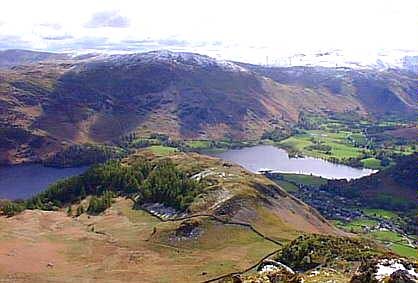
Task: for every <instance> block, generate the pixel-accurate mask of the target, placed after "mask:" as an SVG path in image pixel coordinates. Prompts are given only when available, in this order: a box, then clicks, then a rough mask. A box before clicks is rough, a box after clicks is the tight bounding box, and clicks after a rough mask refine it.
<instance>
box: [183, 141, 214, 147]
mask: <svg viewBox="0 0 418 283" xmlns="http://www.w3.org/2000/svg"><path fill="white" fill-rule="evenodd" d="M185 143H186V145H187V146H188V147H190V148H192V149H204V148H210V147H211V145H212V142H211V141H205V140H190V141H186V142H185Z"/></svg>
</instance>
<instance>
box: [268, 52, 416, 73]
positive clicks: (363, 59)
mask: <svg viewBox="0 0 418 283" xmlns="http://www.w3.org/2000/svg"><path fill="white" fill-rule="evenodd" d="M266 64H267V65H270V66H280V67H293V66H322V67H348V68H353V69H379V70H382V69H390V68H395V69H408V70H410V71H414V72H417V66H418V51H405V50H388V51H387V50H385V51H376V52H359V51H356V52H353V51H352V52H349V51H344V50H330V51H323V52H315V53H298V54H292V55H288V56H278V57H275V56H273V57H268V59H267V62H266Z"/></svg>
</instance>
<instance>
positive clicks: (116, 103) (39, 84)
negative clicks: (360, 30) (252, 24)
mask: <svg viewBox="0 0 418 283" xmlns="http://www.w3.org/2000/svg"><path fill="white" fill-rule="evenodd" d="M416 89H418V80H417V79H416V75H415V74H414V73H413V72H411V71H408V70H405V69H385V70H380V69H379V70H377V69H350V68H325V67H287V68H283V67H267V66H259V65H250V64H245V63H238V62H229V61H221V60H216V59H213V58H210V57H208V56H204V55H199V54H194V53H184V52H180V53H175V52H170V51H153V52H147V53H138V54H124V55H106V54H86V55H81V56H72V55H69V54H54V53H42V52H33V51H22V50H9V51H2V52H0V131H1V132H2V135H1V137H0V139H1V145H0V163H2V164H14V163H21V162H28V161H36V160H40V159H43V158H45V157H46V156H47V155H49V154H51V153H53V152H55V151H57V150H59V149H60V148H62V147H63V146H65V145H68V144H82V143H87V142H91V143H108V142H112V141H115V140H117V139H118V138H120V137H121V136H123V135H125V134H128V133H131V132H135V133H137V134H139V135H149V134H151V133H157V132H158V133H165V134H168V135H169V136H170V137H172V138H174V139H211V140H221V139H232V140H249V139H252V140H254V139H258V138H260V137H261V135H262V134H263V133H264V132H265V131H267V130H270V129H273V128H277V127H279V128H283V129H289V128H290V127H291V126H292V125H294V124H295V123H297V121H298V117H299V114H300V112H301V111H308V112H314V113H321V114H324V115H326V114H327V113H331V112H346V111H353V112H356V113H358V114H359V115H361V116H364V117H368V118H371V119H374V118H379V117H382V116H387V115H391V114H396V115H397V116H400V117H404V118H409V119H414V118H415V117H416V110H417V102H418V97H417V93H416Z"/></svg>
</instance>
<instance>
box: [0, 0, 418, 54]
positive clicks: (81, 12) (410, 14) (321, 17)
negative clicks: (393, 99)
mask: <svg viewBox="0 0 418 283" xmlns="http://www.w3.org/2000/svg"><path fill="white" fill-rule="evenodd" d="M417 35H418V1H416V0H376V1H374V0H361V1H359V0H315V1H312V0H257V1H246V0H136V1H133V0H131V1H128V0H117V1H114V0H71V1H70V0H37V1H33V0H25V1H24V0H2V1H1V9H0V50H1V49H12V48H21V49H33V50H45V51H55V52H77V53H85V52H92V51H93V52H109V53H122V52H142V51H148V50H155V49H169V50H173V51H180V50H181V51H194V52H200V53H206V54H209V55H213V56H216V57H223V58H225V59H236V58H238V57H246V56H253V57H255V58H256V57H257V58H258V60H261V59H260V58H264V57H265V55H266V54H283V55H285V54H289V53H297V52H307V51H315V52H317V51H321V50H322V51H324V50H329V49H346V50H351V51H353V52H354V53H361V52H363V53H364V51H365V50H369V51H370V50H373V51H376V50H382V49H385V50H393V49H405V50H417V49H418V36H417ZM262 60H264V59H262ZM247 61H248V60H247ZM249 61H251V60H249Z"/></svg>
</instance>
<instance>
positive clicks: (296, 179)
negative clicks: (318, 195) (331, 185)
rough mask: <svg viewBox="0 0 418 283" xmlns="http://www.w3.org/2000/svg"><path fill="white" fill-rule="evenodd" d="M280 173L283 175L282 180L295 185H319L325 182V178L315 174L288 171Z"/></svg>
mask: <svg viewBox="0 0 418 283" xmlns="http://www.w3.org/2000/svg"><path fill="white" fill-rule="evenodd" d="M280 175H281V176H283V180H284V181H286V182H289V183H293V184H296V185H311V186H321V185H325V184H326V183H327V179H325V178H321V177H317V176H311V175H302V174H290V173H281V174H280Z"/></svg>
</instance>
